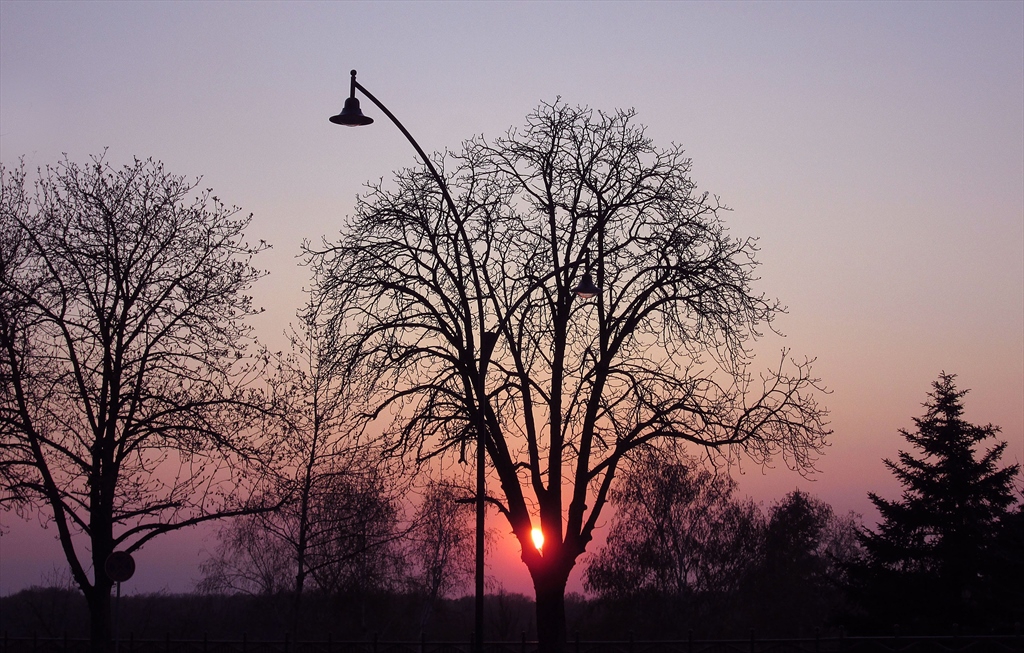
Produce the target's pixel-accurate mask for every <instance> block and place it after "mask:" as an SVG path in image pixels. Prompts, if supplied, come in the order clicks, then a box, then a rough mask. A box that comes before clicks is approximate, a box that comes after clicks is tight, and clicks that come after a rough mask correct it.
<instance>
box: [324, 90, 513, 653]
mask: <svg viewBox="0 0 1024 653" xmlns="http://www.w3.org/2000/svg"><path fill="white" fill-rule="evenodd" d="M350 74H351V76H352V79H351V84H350V86H349V96H348V98H347V99H346V100H345V108H343V109H342V110H341V113H339V114H338V115H336V116H331V117H330V121H331V122H332V123H334V124H335V125H343V126H345V127H362V126H364V125H369V124H371V123H373V118H370V117H369V116H365V115H363V111H362V109H360V108H359V98H357V97H356V90H359V91H360V92H361V93H362V94H363V95H365V96H366V97H367V98H369V99H370V101H371V102H373V103H374V104H375V105H376V106H377V108H378V109H380V110H381V111H383V112H384V115H386V116H387V117H388V118H390V119H391V122H393V123H395V126H396V127H398V129H399V131H401V132H402V134H404V135H405V138H406V139H407V140H408V141H409V143H410V144H412V146H413V148H414V149H415V150H416V153H417V154H419V155H420V159H422V160H423V163H424V164H425V165H426V166H427V170H429V171H430V174H431V175H432V176H433V177H434V181H436V182H437V186H438V188H440V189H441V195H443V196H444V201H445V203H446V204H447V205H448V210H450V211H451V212H452V215H453V216H455V218H456V220H458V219H459V211H458V209H457V208H455V201H454V200H452V196H451V193H449V192H448V184H446V183H445V181H444V179H442V178H441V175H439V174H438V172H437V169H436V168H434V164H433V163H431V162H430V159H429V158H428V157H427V155H426V153H425V152H424V151H423V148H421V147H420V144H419V143H417V142H416V139H415V138H413V137H412V134H410V133H409V130H408V129H406V128H405V125H403V124H402V123H401V122H399V120H398V118H396V117H395V114H393V113H391V112H390V111H388V108H387V107H386V106H384V105H383V104H382V103H381V102H380V100H378V99H377V98H375V97H374V96H373V94H372V93H370V92H369V91H367V90H366V89H365V88H363V85H362V84H360V83H359V82H357V81H356V71H354V70H353V71H351V73H350ZM496 340H497V334H496V333H493V334H492V333H491V332H485V334H484V342H483V343H481V346H482V348H483V349H484V350H486V351H485V353H486V356H484V355H481V363H480V367H481V374H482V373H483V372H484V370H485V369H486V365H487V359H488V358H489V357H490V350H491V349H493V348H494V341H496ZM484 435H485V434H484V431H483V430H482V429H478V432H477V438H476V610H475V615H474V616H475V626H474V633H475V637H474V645H475V648H476V650H477V651H483V641H484V500H485V499H484V492H485V487H486V482H485V480H486V479H485V475H484V457H485V452H484Z"/></svg>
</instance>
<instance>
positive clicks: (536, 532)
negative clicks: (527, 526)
mask: <svg viewBox="0 0 1024 653" xmlns="http://www.w3.org/2000/svg"><path fill="white" fill-rule="evenodd" d="M530 537H532V538H533V546H535V547H537V550H538V551H540V550H541V549H542V548H543V547H544V531H542V530H540V529H539V528H535V529H533V530H532V531H530Z"/></svg>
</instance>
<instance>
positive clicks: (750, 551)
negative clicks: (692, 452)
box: [584, 451, 764, 601]
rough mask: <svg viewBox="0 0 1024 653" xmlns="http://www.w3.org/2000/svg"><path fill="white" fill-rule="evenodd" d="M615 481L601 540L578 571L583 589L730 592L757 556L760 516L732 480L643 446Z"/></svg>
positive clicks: (604, 593)
mask: <svg viewBox="0 0 1024 653" xmlns="http://www.w3.org/2000/svg"><path fill="white" fill-rule="evenodd" d="M619 481H620V482H619V483H618V486H617V487H616V488H614V489H613V490H612V492H611V495H610V496H611V499H610V500H611V502H612V504H613V505H614V506H615V517H614V518H613V520H612V523H611V526H610V530H609V533H608V539H607V543H606V544H605V546H604V547H603V548H602V549H601V550H600V551H598V552H597V553H596V554H595V555H594V556H593V557H592V558H591V559H590V561H589V564H588V565H587V569H586V572H585V574H584V581H585V585H586V588H587V590H589V591H591V592H595V593H597V594H598V595H599V596H601V597H603V598H612V599H626V598H631V597H635V596H639V595H645V594H646V595H655V596H659V597H664V598H668V597H672V598H676V599H683V600H690V601H692V600H693V599H694V597H695V596H697V595H705V596H708V595H722V594H735V593H736V591H737V590H738V588H739V587H740V584H741V583H742V581H743V579H744V576H745V575H746V574H747V573H748V572H749V570H750V568H751V567H753V566H754V565H755V564H756V562H757V558H758V555H759V542H760V540H761V539H762V531H763V530H764V518H763V517H762V516H761V510H760V508H759V507H758V506H757V504H755V503H753V502H752V501H749V500H747V501H740V500H738V499H736V498H735V497H734V494H735V490H736V482H735V481H733V480H732V478H730V477H729V476H728V475H723V474H717V473H714V472H712V471H709V470H708V469H704V468H702V467H701V466H700V464H699V463H698V462H697V461H694V460H687V459H682V460H674V459H673V458H672V457H670V456H666V455H665V454H664V453H662V452H659V451H646V452H644V453H643V454H642V455H641V456H639V457H638V458H637V460H636V461H635V462H634V463H633V464H631V465H630V466H629V468H628V470H626V471H625V473H623V474H622V475H621V477H620V479H619Z"/></svg>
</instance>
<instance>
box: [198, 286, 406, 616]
mask: <svg viewBox="0 0 1024 653" xmlns="http://www.w3.org/2000/svg"><path fill="white" fill-rule="evenodd" d="M298 318H299V325H298V327H297V328H292V329H291V330H290V332H289V333H288V334H287V335H288V337H289V341H290V349H289V351H288V352H286V353H281V352H278V353H270V352H264V356H265V357H266V359H267V360H268V361H270V362H271V364H272V366H273V367H274V369H273V373H272V374H270V375H268V377H267V379H266V383H267V387H268V389H269V393H270V395H271V397H272V398H273V405H274V407H275V410H274V412H273V414H272V415H268V418H267V420H266V421H265V426H264V428H263V431H264V433H265V434H266V437H267V438H268V443H269V444H268V446H269V447H271V448H273V450H274V451H275V454H276V464H275V467H276V475H275V480H274V484H273V487H272V488H271V489H270V491H271V492H272V493H273V496H274V499H273V500H268V501H267V502H268V503H274V502H276V503H279V504H280V507H279V508H278V509H277V510H275V511H273V512H272V513H263V514H258V515H252V516H250V517H247V518H244V519H239V520H235V521H234V522H232V523H228V524H225V525H224V526H223V527H222V528H221V529H220V531H219V533H218V540H219V544H218V546H217V548H216V550H215V551H214V553H213V555H212V556H211V557H210V559H208V560H207V561H206V562H204V563H203V565H202V570H203V574H204V578H203V580H202V581H201V582H200V585H199V589H200V590H202V591H207V592H222V591H227V592H244V593H252V594H276V593H282V592H288V593H290V594H291V595H292V597H293V599H294V601H293V605H292V612H293V617H292V630H293V632H296V633H298V632H299V629H300V628H301V627H302V623H301V615H302V607H301V605H302V597H303V595H304V593H305V592H306V588H307V585H308V584H309V580H310V579H311V578H312V580H313V588H314V589H316V590H319V591H321V592H328V593H338V592H345V591H351V590H352V589H355V588H359V587H376V586H378V585H380V584H382V583H383V584H384V585H390V584H391V583H392V582H395V579H396V578H397V577H398V574H400V567H401V565H396V564H395V562H396V560H397V559H398V558H400V557H401V556H398V555H397V553H396V552H397V550H398V548H399V545H398V542H397V540H398V538H399V537H400V535H401V533H402V529H401V528H400V524H399V516H400V514H399V513H400V508H399V501H398V496H399V493H400V488H399V487H398V484H397V483H396V482H395V480H397V479H391V480H389V474H388V473H387V470H386V469H383V467H384V465H385V463H386V462H387V461H386V460H382V457H380V456H379V455H378V454H377V453H376V452H374V451H373V450H372V448H370V447H368V446H364V445H363V444H362V443H361V442H359V441H358V440H357V438H355V437H354V436H353V434H352V432H351V430H352V429H351V427H350V426H349V420H348V414H347V407H348V405H349V403H350V400H349V398H348V390H349V387H348V384H347V383H346V380H345V378H344V377H343V376H341V375H340V374H339V373H338V372H339V368H338V361H337V360H336V356H335V352H334V348H333V343H334V337H333V333H332V331H331V329H332V325H331V324H330V323H327V322H324V321H323V320H321V319H320V311H319V308H318V306H317V305H316V304H315V303H314V302H313V301H309V302H307V304H306V306H305V307H304V308H303V309H302V310H301V311H300V312H299V314H298ZM285 576H287V577H288V578H289V580H287V581H284V580H283V578H284V577H285Z"/></svg>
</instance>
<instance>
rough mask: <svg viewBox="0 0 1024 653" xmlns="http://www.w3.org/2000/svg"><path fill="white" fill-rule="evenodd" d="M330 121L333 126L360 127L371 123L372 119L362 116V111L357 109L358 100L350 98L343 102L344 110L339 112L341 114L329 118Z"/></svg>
mask: <svg viewBox="0 0 1024 653" xmlns="http://www.w3.org/2000/svg"><path fill="white" fill-rule="evenodd" d="M330 121H331V122H333V123H334V124H335V125H345V126H346V127H360V126H362V125H369V124H370V123H372V122H373V118H370V117H369V116H364V115H363V111H362V109H360V108H359V98H354V97H350V98H348V99H346V100H345V108H344V109H342V110H341V113H339V114H338V115H336V116H331V117H330Z"/></svg>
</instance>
